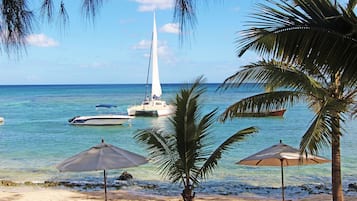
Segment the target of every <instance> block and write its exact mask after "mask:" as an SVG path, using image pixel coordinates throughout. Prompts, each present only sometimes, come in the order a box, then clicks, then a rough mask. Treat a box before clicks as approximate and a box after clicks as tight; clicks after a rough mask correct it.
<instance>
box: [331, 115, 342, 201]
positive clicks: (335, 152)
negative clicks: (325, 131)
mask: <svg viewBox="0 0 357 201" xmlns="http://www.w3.org/2000/svg"><path fill="white" fill-rule="evenodd" d="M334 120H335V122H334V123H335V124H334V125H335V128H334V131H333V133H334V136H332V197H333V201H344V198H343V190H342V178H341V149H340V140H341V133H340V121H339V118H338V117H337V118H335V119H334Z"/></svg>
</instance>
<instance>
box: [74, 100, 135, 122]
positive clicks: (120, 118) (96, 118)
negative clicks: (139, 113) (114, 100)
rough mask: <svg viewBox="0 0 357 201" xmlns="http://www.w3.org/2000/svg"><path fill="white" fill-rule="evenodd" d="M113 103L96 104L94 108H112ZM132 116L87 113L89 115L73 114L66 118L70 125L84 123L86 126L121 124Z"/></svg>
mask: <svg viewBox="0 0 357 201" xmlns="http://www.w3.org/2000/svg"><path fill="white" fill-rule="evenodd" d="M112 107H116V106H115V105H108V104H101V105H97V106H96V108H97V109H98V108H112ZM134 118H135V117H133V116H128V115H122V114H99V115H89V116H75V117H73V118H71V119H69V120H68V122H69V123H70V124H71V125H86V126H114V125H122V124H125V123H126V122H128V121H130V120H131V119H134Z"/></svg>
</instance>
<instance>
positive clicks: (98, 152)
mask: <svg viewBox="0 0 357 201" xmlns="http://www.w3.org/2000/svg"><path fill="white" fill-rule="evenodd" d="M145 163H147V160H146V158H145V157H143V156H140V155H138V154H135V153H132V152H129V151H127V150H124V149H121V148H118V147H116V146H113V145H111V144H106V143H104V140H102V143H100V144H98V145H96V146H94V147H91V148H90V149H88V150H85V151H83V152H81V153H79V154H76V155H74V156H72V157H70V158H68V159H66V160H64V161H63V162H61V163H60V164H58V165H57V166H56V168H57V169H58V170H59V171H61V172H81V171H97V170H103V171H104V192H105V200H107V180H106V172H105V171H106V170H110V169H119V168H127V167H135V166H138V165H141V164H145Z"/></svg>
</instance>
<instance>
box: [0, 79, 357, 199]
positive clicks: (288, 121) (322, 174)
mask: <svg viewBox="0 0 357 201" xmlns="http://www.w3.org/2000/svg"><path fill="white" fill-rule="evenodd" d="M184 85H186V84H184ZM184 85H182V84H163V85H162V88H163V93H164V95H163V97H162V99H164V100H166V101H168V102H169V101H172V100H173V99H174V98H175V95H176V93H177V92H179V90H180V89H181V87H182V86H184ZM206 86H207V92H206V93H205V94H204V97H203V99H202V101H203V102H202V114H206V113H208V112H209V111H211V110H212V109H214V108H218V110H219V114H221V113H222V112H223V111H224V110H225V109H226V108H227V107H228V106H229V105H230V104H232V103H234V102H235V101H237V100H240V99H241V98H244V97H247V96H250V95H253V94H255V93H258V92H261V91H262V90H263V89H259V88H252V87H251V85H246V86H245V87H243V88H240V89H234V90H227V91H223V92H222V91H217V87H218V86H219V84H206ZM144 96H145V85H144V84H113V85H21V86H0V116H2V117H4V119H5V122H4V124H3V125H1V126H0V159H1V162H0V180H12V181H15V182H25V181H31V182H40V183H41V182H44V181H67V182H72V183H86V182H92V183H100V182H102V180H103V174H102V172H99V171H94V172H75V173H68V172H66V173H62V172H59V171H58V170H57V169H56V168H55V166H56V164H58V163H60V162H61V161H63V160H64V159H66V158H68V157H70V156H72V155H75V154H77V153H79V152H81V151H84V150H86V149H89V148H90V147H92V146H94V145H96V144H99V143H100V141H101V139H104V140H105V142H106V143H109V144H112V145H115V146H118V147H120V148H123V149H127V150H129V151H132V152H135V153H138V154H141V155H144V156H146V153H147V152H146V150H145V147H143V146H142V145H140V144H138V143H137V142H136V141H135V140H134V139H133V136H134V134H135V132H136V131H138V130H139V129H145V128H150V127H154V126H162V125H165V123H166V120H167V117H160V118H150V117H149V118H148V117H136V118H135V119H133V120H131V121H130V122H128V123H127V124H124V125H120V126H97V127H91V126H72V125H69V124H68V119H70V118H72V117H74V116H78V115H94V114H97V112H98V111H96V109H95V105H97V104H114V105H117V106H118V111H119V112H122V113H125V112H126V109H127V107H128V106H130V105H132V104H140V102H141V100H143V98H144ZM312 118H313V113H312V112H311V111H310V110H309V109H308V108H307V106H306V105H305V104H304V103H298V104H296V105H295V106H293V107H290V108H288V109H287V111H286V113H285V115H284V117H282V118H279V117H272V118H237V119H233V120H231V121H227V122H226V123H219V122H217V123H215V126H214V129H213V130H212V142H213V146H212V150H213V149H214V148H216V147H217V146H218V145H219V144H221V143H222V142H223V141H224V140H225V139H226V138H228V137H229V136H230V135H232V134H234V133H235V132H236V131H238V130H241V129H244V128H247V127H250V126H256V127H258V128H259V130H260V131H259V133H257V134H254V135H252V136H250V137H248V138H247V139H246V140H245V141H243V142H240V143H237V144H235V145H234V146H233V148H232V149H230V150H229V151H228V152H226V153H225V154H224V155H223V157H222V159H221V160H220V161H219V164H218V168H217V169H215V170H214V172H213V174H212V175H211V176H209V178H208V179H207V180H204V181H202V182H201V186H200V187H198V188H197V189H196V192H197V193H205V194H210V193H213V194H223V195H239V194H241V193H253V194H258V195H262V196H271V197H280V195H281V178H280V167H251V166H241V165H237V164H235V163H236V162H237V161H239V160H241V159H243V158H245V157H247V156H249V155H251V154H254V153H256V152H258V151H260V150H262V149H265V148H267V147H269V146H272V145H274V144H277V143H279V140H282V141H283V143H285V144H288V145H291V146H293V147H296V148H298V147H299V142H300V139H301V137H302V135H303V133H304V132H305V131H306V129H307V128H308V125H309V124H310V123H311V121H312ZM343 126H344V128H345V134H344V136H343V138H342V144H341V150H342V175H343V185H344V190H345V192H346V193H347V194H351V193H356V192H351V191H348V185H349V184H351V183H356V181H357V163H356V161H357V154H356V153H357V146H355V145H356V144H357V138H356V131H357V123H356V121H353V120H350V119H348V120H347V121H346V122H345V124H343ZM319 155H320V156H324V157H327V158H331V157H330V151H329V149H324V150H321V152H320V153H319ZM123 171H128V172H129V173H130V174H132V175H133V177H134V180H133V182H131V183H130V184H128V183H126V184H123V183H120V182H118V181H117V180H116V178H118V176H119V175H120V174H121V172H123ZM157 172H158V170H157V167H156V166H155V165H154V164H152V163H148V164H145V165H142V166H139V167H135V168H126V169H123V170H110V171H108V182H109V186H112V188H118V186H119V187H122V188H128V189H134V190H137V191H144V192H146V191H150V193H160V194H168V195H179V193H180V192H181V190H182V187H181V186H180V185H179V184H171V183H170V182H168V181H167V180H166V179H165V178H163V177H162V176H161V175H159V174H158V173H157ZM284 177H285V186H286V188H287V189H286V194H287V197H288V196H289V197H296V196H300V197H301V196H304V195H308V194H311V193H319V192H324V193H330V192H331V164H330V163H327V164H321V165H309V166H294V167H286V168H285V169H284ZM78 186H80V185H78ZM79 188H80V187H79ZM82 190H85V189H84V188H82ZM87 190H88V189H87Z"/></svg>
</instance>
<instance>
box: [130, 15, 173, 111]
mask: <svg viewBox="0 0 357 201" xmlns="http://www.w3.org/2000/svg"><path fill="white" fill-rule="evenodd" d="M150 55H151V57H150V61H149V69H148V71H147V72H148V75H147V81H148V80H149V72H150V67H152V68H151V70H152V79H151V95H150V96H147V94H148V93H147V92H146V93H145V98H144V101H142V103H141V104H140V105H134V106H130V107H129V108H128V109H127V111H128V115H129V116H165V115H170V114H172V113H174V112H175V111H176V107H175V106H173V105H171V104H167V103H166V101H164V100H161V96H162V89H161V84H160V78H159V67H158V51H157V30H156V18H155V13H154V23H153V32H152V43H151V52H150ZM146 86H148V82H147V83H146ZM146 88H148V87H146Z"/></svg>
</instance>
